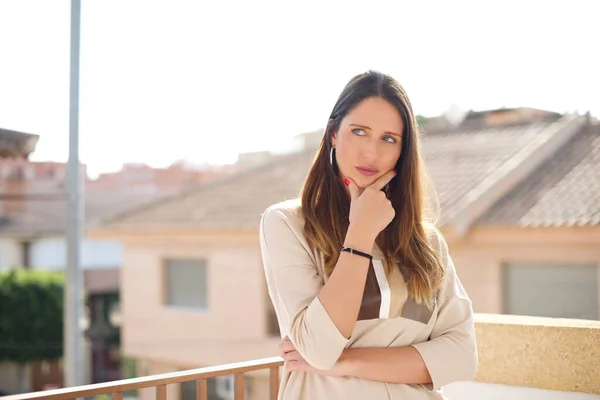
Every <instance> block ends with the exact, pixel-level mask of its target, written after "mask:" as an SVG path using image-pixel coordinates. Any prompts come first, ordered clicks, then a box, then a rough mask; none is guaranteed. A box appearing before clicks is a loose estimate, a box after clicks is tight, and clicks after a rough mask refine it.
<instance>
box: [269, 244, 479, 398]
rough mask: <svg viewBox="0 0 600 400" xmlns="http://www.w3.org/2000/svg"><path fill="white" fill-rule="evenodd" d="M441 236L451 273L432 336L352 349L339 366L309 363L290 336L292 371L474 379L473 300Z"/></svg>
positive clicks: (432, 380) (429, 382)
mask: <svg viewBox="0 0 600 400" xmlns="http://www.w3.org/2000/svg"><path fill="white" fill-rule="evenodd" d="M438 237H439V239H440V243H439V247H440V251H441V254H442V256H443V259H444V265H445V267H446V277H445V280H444V284H443V286H442V291H441V293H440V296H439V309H438V314H437V320H436V322H435V325H434V327H433V330H432V333H431V335H430V340H427V341H425V342H422V343H417V344H414V345H412V346H407V347H383V348H353V349H346V350H344V351H343V353H342V355H341V356H340V358H339V360H338V362H337V363H336V364H335V365H334V366H333V368H331V369H330V370H328V371H321V370H316V369H315V368H312V367H311V366H310V365H308V364H307V363H306V362H305V361H304V360H303V358H302V357H301V355H300V354H299V353H298V352H297V351H295V348H294V347H293V345H292V344H291V342H289V341H286V339H285V338H284V340H283V342H282V344H281V347H280V354H281V356H282V357H283V359H284V360H285V362H286V365H287V367H288V370H290V371H293V370H301V371H305V372H311V373H316V374H321V375H328V376H337V377H340V376H353V377H358V378H362V379H368V380H373V381H383V382H389V383H406V384H424V385H425V387H426V388H427V389H429V390H437V389H439V388H440V387H442V386H445V385H447V384H449V383H452V382H457V381H465V380H471V379H473V378H474V377H475V373H476V371H477V364H478V357H477V345H476V340H475V329H474V322H473V311H472V306H471V301H470V299H469V297H468V296H467V294H466V292H465V290H464V288H463V286H462V284H461V282H460V280H459V278H458V276H457V275H456V270H455V268H454V264H453V262H452V260H451V259H450V257H449V255H448V249H447V246H446V244H445V242H444V240H443V238H442V237H441V234H439V233H438Z"/></svg>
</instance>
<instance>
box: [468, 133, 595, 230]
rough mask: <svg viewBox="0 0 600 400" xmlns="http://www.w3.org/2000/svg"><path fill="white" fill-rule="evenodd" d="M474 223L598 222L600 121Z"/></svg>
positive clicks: (578, 224) (572, 223)
mask: <svg viewBox="0 0 600 400" xmlns="http://www.w3.org/2000/svg"><path fill="white" fill-rule="evenodd" d="M477 225H500V226H515V225H516V226H523V227H543V226H584V225H588V226H589V225H600V125H589V126H587V127H585V128H584V129H582V131H581V132H580V133H579V134H578V135H577V136H575V137H574V138H573V139H571V140H570V141H569V142H568V143H567V144H566V145H565V146H564V147H563V148H562V149H560V151H558V152H556V153H555V155H554V156H553V157H551V158H550V159H548V160H547V161H546V162H545V163H544V164H543V165H541V166H540V167H539V168H538V169H537V170H536V171H534V172H533V173H532V174H531V175H529V177H528V178H527V179H525V180H524V181H523V182H522V183H521V184H520V185H519V186H518V187H517V188H515V190H513V191H511V192H510V193H509V194H508V195H506V196H505V197H504V198H502V199H501V200H500V201H499V202H498V203H497V204H496V205H495V206H494V207H492V208H491V209H490V210H489V211H488V212H487V213H486V214H485V215H484V216H483V217H482V218H480V219H479V220H478V221H477Z"/></svg>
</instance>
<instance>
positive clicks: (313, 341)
mask: <svg viewBox="0 0 600 400" xmlns="http://www.w3.org/2000/svg"><path fill="white" fill-rule="evenodd" d="M294 218H295V216H292V215H291V214H290V212H289V211H288V210H285V209H279V208H270V209H268V210H267V211H266V212H265V213H264V215H263V218H262V221H261V228H260V242H261V252H262V258H263V266H264V268H265V275H266V279H267V286H268V290H269V295H270V297H271V300H272V302H273V306H274V308H275V312H276V313H277V318H278V321H279V325H280V329H281V332H282V334H284V335H287V336H289V338H290V340H291V342H293V343H294V346H295V348H296V349H297V350H298V352H299V353H300V354H302V357H303V358H304V359H305V360H306V361H307V362H308V363H309V364H310V365H312V366H314V367H315V368H319V369H322V370H328V369H330V368H332V367H333V366H334V365H335V363H336V361H337V360H338V358H339V357H340V355H341V354H342V351H343V350H344V348H345V347H346V344H347V343H348V338H349V337H350V334H351V332H352V329H353V328H354V325H355V324H356V320H357V318H358V312H359V310H360V303H361V301H362V293H363V290H364V285H365V282H366V277H367V273H368V268H369V260H368V259H366V258H364V257H360V256H357V255H352V254H350V253H346V252H344V253H342V254H341V255H340V257H339V260H338V262H337V264H336V267H335V270H334V272H333V273H332V274H331V276H330V277H329V279H328V281H327V283H326V284H325V285H323V281H322V278H321V277H320V276H319V275H318V274H317V270H316V266H315V261H314V260H313V259H312V256H311V253H310V249H309V248H308V245H307V243H306V242H305V240H304V238H303V237H302V230H301V227H300V226H296V224H295V222H296V221H295V220H294ZM346 242H347V245H348V246H353V247H355V248H356V249H360V250H362V251H367V252H370V251H371V249H372V247H373V243H374V239H369V238H365V237H363V236H361V235H360V232H358V231H356V230H355V229H354V228H350V229H349V230H348V233H347V240H346Z"/></svg>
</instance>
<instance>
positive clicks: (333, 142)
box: [331, 132, 337, 147]
mask: <svg viewBox="0 0 600 400" xmlns="http://www.w3.org/2000/svg"><path fill="white" fill-rule="evenodd" d="M331 145H332V146H333V147H336V146H337V132H333V133H332V134H331Z"/></svg>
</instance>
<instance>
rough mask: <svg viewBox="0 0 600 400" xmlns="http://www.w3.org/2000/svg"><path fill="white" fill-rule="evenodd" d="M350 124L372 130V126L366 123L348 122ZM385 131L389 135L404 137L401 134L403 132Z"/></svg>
mask: <svg viewBox="0 0 600 400" xmlns="http://www.w3.org/2000/svg"><path fill="white" fill-rule="evenodd" d="M348 125H350V126H356V127H358V128H363V129H368V130H370V131H372V129H371V127H369V126H366V125H360V124H348ZM383 133H386V134H388V135H393V136H398V137H402V135H401V134H399V133H395V132H390V131H386V132H383Z"/></svg>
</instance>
